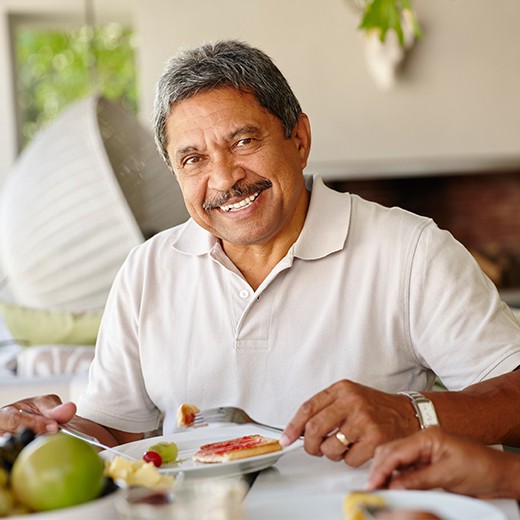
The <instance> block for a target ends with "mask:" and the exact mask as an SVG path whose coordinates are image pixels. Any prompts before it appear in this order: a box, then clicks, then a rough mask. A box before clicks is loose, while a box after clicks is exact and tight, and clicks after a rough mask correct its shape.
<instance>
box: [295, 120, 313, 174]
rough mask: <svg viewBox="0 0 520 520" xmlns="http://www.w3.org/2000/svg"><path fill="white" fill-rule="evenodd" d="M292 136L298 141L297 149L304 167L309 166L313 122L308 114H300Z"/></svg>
mask: <svg viewBox="0 0 520 520" xmlns="http://www.w3.org/2000/svg"><path fill="white" fill-rule="evenodd" d="M292 138H293V139H294V142H295V143H296V149H297V150H298V153H299V154H300V157H301V160H302V169H303V168H305V166H307V159H308V157H309V153H310V151H311V124H310V122H309V118H308V117H307V114H304V113H303V112H302V113H301V114H300V117H299V118H298V121H297V122H296V125H295V126H294V129H293V132H292Z"/></svg>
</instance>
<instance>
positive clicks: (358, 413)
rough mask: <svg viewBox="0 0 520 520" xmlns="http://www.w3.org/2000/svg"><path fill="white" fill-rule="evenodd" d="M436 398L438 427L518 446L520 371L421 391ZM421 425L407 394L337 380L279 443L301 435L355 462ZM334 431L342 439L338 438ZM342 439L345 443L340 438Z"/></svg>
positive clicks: (313, 450)
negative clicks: (452, 387) (452, 389)
mask: <svg viewBox="0 0 520 520" xmlns="http://www.w3.org/2000/svg"><path fill="white" fill-rule="evenodd" d="M424 395H425V396H427V397H428V398H429V399H431V401H432V402H433V403H434V405H435V408H436V411H437V416H438V418H439V422H440V424H441V427H442V428H443V429H444V430H446V431H447V432H450V433H456V434H460V435H466V436H470V437H473V438H474V439H477V440H479V441H480V442H483V443H485V444H508V445H520V371H519V370H517V371H515V372H511V373H508V374H504V375H501V376H498V377H495V378H493V379H489V380H487V381H482V382H480V383H476V384H474V385H471V386H469V387H467V388H466V389H464V390H462V391H460V392H448V391H447V392H427V393H424ZM419 429H420V424H419V421H418V419H417V417H415V410H414V409H413V406H412V404H411V402H410V400H409V399H408V397H406V396H404V395H400V394H390V393H386V392H381V391H379V390H375V389H373V388H369V387H366V386H363V385H360V384H358V383H354V382H352V381H348V380H343V381H339V382H337V383H335V384H333V385H332V386H330V387H328V388H326V389H325V390H322V391H321V392H318V393H317V394H316V395H315V396H313V397H312V398H311V399H309V400H308V401H306V402H305V403H303V404H302V405H301V406H300V408H299V409H298V411H297V412H296V414H295V415H294V416H293V418H292V419H291V420H290V421H289V423H288V424H287V426H286V428H285V431H284V435H283V436H282V438H281V439H280V442H281V443H282V444H283V445H284V446H287V445H288V444H291V443H292V442H294V441H295V440H296V439H297V438H298V437H299V436H300V435H302V434H304V435H305V440H304V446H305V450H306V451H307V452H308V453H310V454H311V455H318V456H321V455H325V456H326V457H328V458H329V459H331V460H336V461H339V460H344V461H345V462H346V463H347V464H349V465H351V466H359V465H361V464H363V463H364V462H366V461H367V460H369V459H370V458H371V457H372V456H373V454H374V451H375V449H376V447H377V446H379V445H380V444H382V443H385V442H388V441H391V440H394V439H399V438H401V437H405V436H407V435H410V434H412V433H414V432H416V431H418V430H419ZM338 430H339V431H340V432H341V433H342V434H343V436H344V437H342V436H341V435H340V437H341V438H342V439H343V441H342V440H340V439H338V437H336V433H337V432H338ZM345 438H346V439H347V440H348V441H349V443H350V444H349V445H348V446H346V445H345V444H346V443H344V440H345Z"/></svg>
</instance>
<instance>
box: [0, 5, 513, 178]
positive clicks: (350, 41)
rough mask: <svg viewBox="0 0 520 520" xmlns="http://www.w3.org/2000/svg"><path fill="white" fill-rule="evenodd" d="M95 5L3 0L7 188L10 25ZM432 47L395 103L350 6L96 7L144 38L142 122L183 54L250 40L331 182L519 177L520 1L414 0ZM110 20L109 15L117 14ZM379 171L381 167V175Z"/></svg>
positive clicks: (0, 73)
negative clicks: (487, 170)
mask: <svg viewBox="0 0 520 520" xmlns="http://www.w3.org/2000/svg"><path fill="white" fill-rule="evenodd" d="M58 4H60V5H62V6H63V5H66V6H68V7H67V8H68V9H71V8H72V7H71V6H74V8H75V9H80V8H82V6H83V5H84V0H45V1H44V0H0V58H1V59H0V114H1V115H0V147H1V149H2V153H1V154H0V181H1V179H2V177H3V175H5V174H6V172H7V171H8V168H9V166H10V164H11V163H12V161H13V160H14V157H15V151H13V136H12V132H11V129H10V126H9V125H11V124H12V118H13V117H14V116H13V115H12V114H13V107H12V103H13V101H12V92H11V90H10V86H9V81H8V80H7V78H9V75H10V68H9V63H8V62H7V63H6V61H5V60H4V59H3V58H4V56H5V53H6V45H7V41H8V34H7V24H6V16H7V15H8V14H9V13H12V12H13V11H17V10H18V11H19V10H20V9H22V8H23V7H24V6H25V7H26V8H27V9H29V8H30V9H32V10H33V11H34V10H35V9H36V10H39V11H41V12H43V11H45V10H48V9H53V8H56V6H57V5H58ZM413 4H414V5H415V6H416V11H417V13H418V16H419V19H420V22H421V24H422V27H423V32H424V37H423V39H422V40H421V41H420V42H419V43H418V44H417V45H416V47H415V48H414V49H413V51H412V53H411V54H410V55H409V57H408V60H407V63H406V67H405V69H404V70H403V73H404V74H403V76H402V77H401V79H400V80H399V82H398V84H397V86H396V88H394V89H393V90H391V91H389V92H382V91H380V90H378V88H377V87H376V85H375V83H374V82H373V80H372V79H371V77H370V76H369V74H368V72H367V69H366V66H365V62H364V58H363V43H362V36H361V33H360V32H359V31H358V30H357V29H356V27H357V24H358V22H359V18H358V15H356V14H355V12H354V11H353V9H352V8H351V7H350V6H349V4H348V3H347V0H247V1H243V0H242V1H239V0H118V1H115V0H111V1H110V2H107V1H105V0H96V4H95V5H96V11H97V12H98V13H101V12H102V11H104V10H105V9H108V8H109V7H110V9H115V11H114V12H115V13H116V14H114V16H120V15H121V13H126V14H128V16H129V17H131V18H132V19H133V20H134V23H135V25H136V27H137V30H138V31H139V32H140V41H141V45H140V50H139V60H140V63H139V65H140V71H141V77H140V83H141V91H142V102H143V104H142V110H141V112H142V113H141V118H142V120H143V121H144V122H145V123H149V121H150V113H151V110H152V101H153V90H154V86H155V83H156V81H157V79H158V77H159V75H160V73H161V70H162V68H163V65H164V63H165V61H166V60H167V58H168V57H170V56H171V55H172V54H174V53H175V52H176V50H177V49H178V48H179V47H180V46H193V45H198V44H199V43H200V42H201V41H204V40H205V41H208V40H214V39H217V38H241V39H244V40H247V41H248V42H250V43H251V44H253V45H256V46H259V47H261V48H262V49H264V50H265V51H266V52H267V53H268V54H269V55H270V56H271V57H272V58H273V59H274V60H275V62H276V63H277V64H278V66H279V67H280V68H281V70H282V71H283V72H284V73H285V75H286V76H287V78H288V80H289V82H290V83H291V85H292V87H293V89H294V91H295V93H296V95H297V96H298V98H299V99H300V102H301V104H302V107H303V109H304V111H305V112H307V113H308V114H309V116H310V118H311V124H312V129H313V140H314V142H313V151H312V153H311V165H310V167H309V170H310V171H320V172H322V173H325V174H328V175H338V174H339V175H346V174H349V175H353V174H355V173H356V172H364V171H372V170H373V169H374V168H375V169H376V170H378V171H380V172H383V173H385V172H387V173H388V172H390V173H393V172H394V171H396V172H399V173H402V172H405V173H411V174H413V173H416V172H420V171H426V172H428V171H430V170H435V169H437V170H442V169H447V170H449V169H451V168H456V169H465V168H470V169H474V168H479V167H482V168H483V167H488V166H489V165H491V167H493V166H497V167H503V168H506V167H512V166H513V167H515V168H516V169H518V168H520V94H519V93H520V31H519V30H518V20H520V1H519V0H413ZM109 16H110V13H109ZM373 163H375V166H373Z"/></svg>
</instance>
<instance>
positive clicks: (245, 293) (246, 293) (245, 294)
mask: <svg viewBox="0 0 520 520" xmlns="http://www.w3.org/2000/svg"><path fill="white" fill-rule="evenodd" d="M238 295H239V296H240V298H243V299H244V300H245V299H246V298H249V291H247V290H246V289H242V290H241V291H240V292H239V293H238Z"/></svg>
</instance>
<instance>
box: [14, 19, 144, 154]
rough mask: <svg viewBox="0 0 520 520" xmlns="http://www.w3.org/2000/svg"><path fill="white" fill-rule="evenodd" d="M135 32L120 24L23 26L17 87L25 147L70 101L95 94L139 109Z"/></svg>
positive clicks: (19, 37)
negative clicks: (63, 27) (67, 27)
mask: <svg viewBox="0 0 520 520" xmlns="http://www.w3.org/2000/svg"><path fill="white" fill-rule="evenodd" d="M134 40H135V36H134V33H133V32H132V30H130V29H127V28H124V27H122V26H121V25H119V24H117V23H112V24H108V25H105V26H102V27H98V28H95V29H92V28H90V27H86V26H83V27H78V28H76V29H72V30H70V31H62V30H41V29H35V28H25V27H19V28H18V29H17V30H16V33H15V49H16V69H17V70H16V73H17V91H18V100H19V103H20V112H21V120H22V134H23V143H22V146H25V145H26V144H27V143H28V142H29V141H30V140H31V138H32V137H33V136H34V135H35V133H36V132H38V130H39V129H40V128H42V127H43V126H45V125H46V124H47V123H48V122H50V121H52V119H54V118H55V117H56V116H57V115H58V114H59V113H60V111H61V110H62V109H63V108H64V107H66V106H67V105H69V104H70V103H72V102H74V101H76V100H78V99H80V98H83V97H86V96H88V95H90V94H93V93H96V92H98V93H100V94H102V95H104V96H105V97H106V98H108V99H111V100H119V101H121V102H122V104H123V105H124V106H125V107H126V108H127V109H129V110H131V111H133V112H134V113H135V112H137V108H138V99H137V98H138V93H137V74H136V66H135V41H134Z"/></svg>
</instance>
